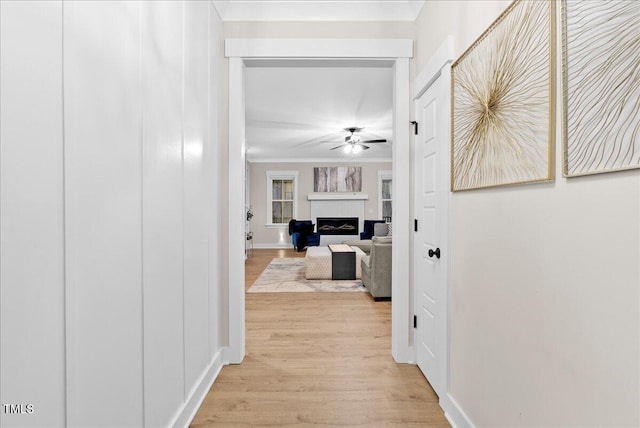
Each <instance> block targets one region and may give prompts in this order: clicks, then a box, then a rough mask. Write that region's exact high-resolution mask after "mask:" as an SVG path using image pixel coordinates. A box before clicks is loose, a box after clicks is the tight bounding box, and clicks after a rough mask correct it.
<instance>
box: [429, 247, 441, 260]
mask: <svg viewBox="0 0 640 428" xmlns="http://www.w3.org/2000/svg"><path fill="white" fill-rule="evenodd" d="M433 256H436V259H439V258H440V248H436V250H435V251H433V250H431V249H429V257H433Z"/></svg>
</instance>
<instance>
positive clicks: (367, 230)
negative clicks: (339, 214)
mask: <svg viewBox="0 0 640 428" xmlns="http://www.w3.org/2000/svg"><path fill="white" fill-rule="evenodd" d="M376 223H384V220H365V221H364V227H363V228H362V232H361V233H360V239H371V237H373V225H374V224H376Z"/></svg>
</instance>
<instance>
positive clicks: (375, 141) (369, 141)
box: [362, 140, 387, 143]
mask: <svg viewBox="0 0 640 428" xmlns="http://www.w3.org/2000/svg"><path fill="white" fill-rule="evenodd" d="M386 142H387V140H365V141H362V143H386Z"/></svg>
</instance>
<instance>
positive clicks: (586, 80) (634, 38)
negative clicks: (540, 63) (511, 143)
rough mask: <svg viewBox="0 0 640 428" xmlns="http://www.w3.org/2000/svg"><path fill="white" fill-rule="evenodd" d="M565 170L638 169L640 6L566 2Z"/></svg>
mask: <svg viewBox="0 0 640 428" xmlns="http://www.w3.org/2000/svg"><path fill="white" fill-rule="evenodd" d="M562 30H563V31H562V33H563V34H562V36H563V37H562V47H563V49H562V72H563V103H564V111H563V119H564V121H563V122H564V129H563V131H564V144H563V149H564V150H563V152H564V165H563V175H564V176H565V177H573V176H580V175H588V174H598V173H603V172H612V171H620V170H626V169H633V168H640V68H639V67H640V2H638V1H584V0H582V1H576V0H563V2H562Z"/></svg>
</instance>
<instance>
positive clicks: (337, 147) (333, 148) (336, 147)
mask: <svg viewBox="0 0 640 428" xmlns="http://www.w3.org/2000/svg"><path fill="white" fill-rule="evenodd" d="M344 146H346V144H341V145H339V146H335V147H331V148H330V149H329V150H335V149H339V148H340V147H344Z"/></svg>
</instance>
